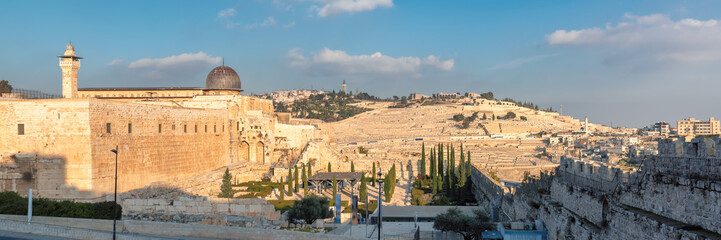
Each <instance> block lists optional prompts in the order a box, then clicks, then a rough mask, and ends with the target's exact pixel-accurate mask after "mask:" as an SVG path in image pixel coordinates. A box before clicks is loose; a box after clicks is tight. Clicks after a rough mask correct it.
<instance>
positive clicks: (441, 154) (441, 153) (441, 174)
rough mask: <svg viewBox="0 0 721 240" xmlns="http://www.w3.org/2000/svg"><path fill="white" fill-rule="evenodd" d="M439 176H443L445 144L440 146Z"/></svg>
mask: <svg viewBox="0 0 721 240" xmlns="http://www.w3.org/2000/svg"><path fill="white" fill-rule="evenodd" d="M436 168H437V169H436V170H438V175H440V176H443V144H438V165H437V166H436Z"/></svg>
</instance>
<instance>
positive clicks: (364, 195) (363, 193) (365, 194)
mask: <svg viewBox="0 0 721 240" xmlns="http://www.w3.org/2000/svg"><path fill="white" fill-rule="evenodd" d="M359 194H360V200H361V202H365V201H366V199H367V198H368V186H367V184H366V178H365V175H363V177H361V184H360V193H359Z"/></svg>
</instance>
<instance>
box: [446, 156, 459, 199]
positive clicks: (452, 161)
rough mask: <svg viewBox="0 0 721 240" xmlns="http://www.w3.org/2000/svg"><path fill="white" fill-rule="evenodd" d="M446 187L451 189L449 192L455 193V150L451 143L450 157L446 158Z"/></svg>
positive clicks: (456, 182)
mask: <svg viewBox="0 0 721 240" xmlns="http://www.w3.org/2000/svg"><path fill="white" fill-rule="evenodd" d="M448 162H449V163H448V180H449V183H448V189H450V190H451V194H455V193H456V185H457V184H458V179H457V178H456V150H455V149H454V148H453V145H451V157H450V158H449V159H448Z"/></svg>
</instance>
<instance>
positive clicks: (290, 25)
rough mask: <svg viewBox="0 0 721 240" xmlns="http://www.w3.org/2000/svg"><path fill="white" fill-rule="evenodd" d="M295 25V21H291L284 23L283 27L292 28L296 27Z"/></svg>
mask: <svg viewBox="0 0 721 240" xmlns="http://www.w3.org/2000/svg"><path fill="white" fill-rule="evenodd" d="M294 26H295V21H292V22H290V23H288V24H285V25H283V28H292V27H294Z"/></svg>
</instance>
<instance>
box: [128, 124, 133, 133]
mask: <svg viewBox="0 0 721 240" xmlns="http://www.w3.org/2000/svg"><path fill="white" fill-rule="evenodd" d="M128 133H133V124H132V123H128Z"/></svg>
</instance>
